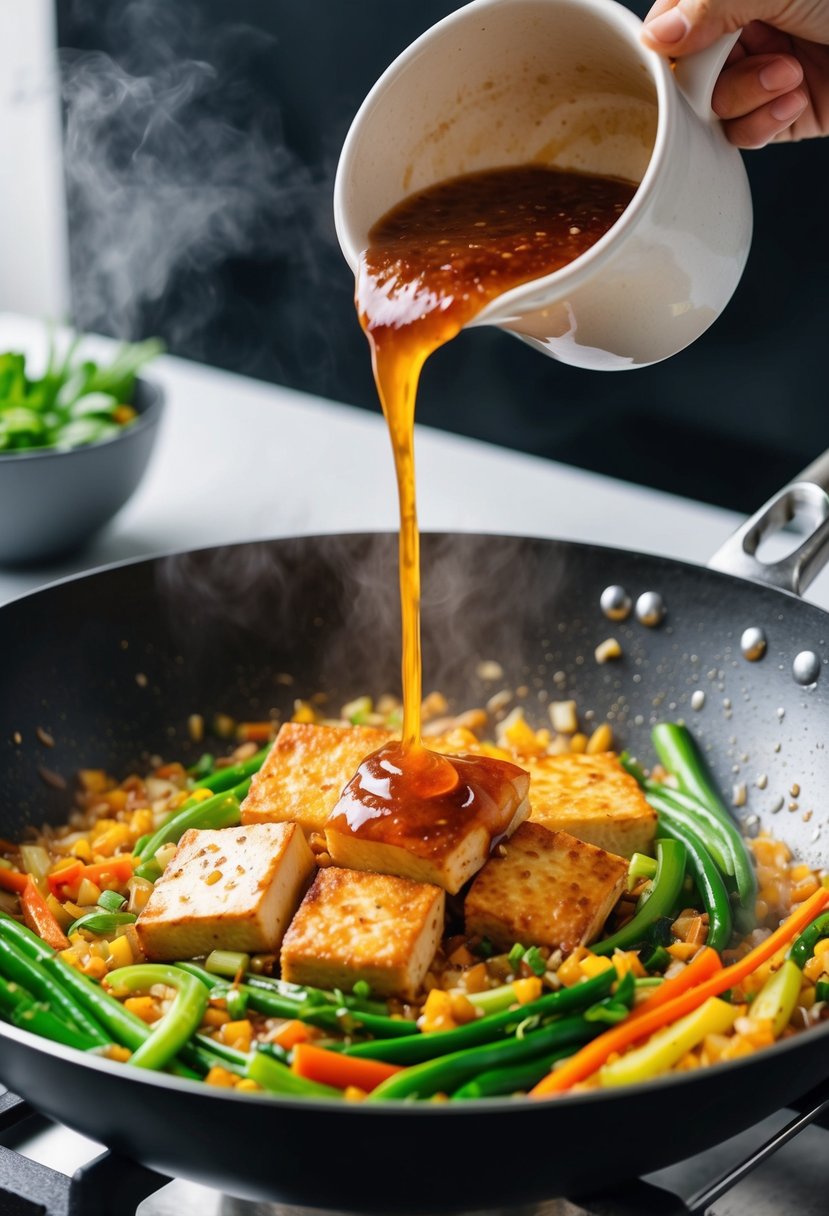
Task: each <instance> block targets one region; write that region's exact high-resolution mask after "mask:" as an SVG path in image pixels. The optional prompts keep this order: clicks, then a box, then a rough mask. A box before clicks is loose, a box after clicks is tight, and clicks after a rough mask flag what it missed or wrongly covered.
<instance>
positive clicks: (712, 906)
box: [659, 816, 733, 954]
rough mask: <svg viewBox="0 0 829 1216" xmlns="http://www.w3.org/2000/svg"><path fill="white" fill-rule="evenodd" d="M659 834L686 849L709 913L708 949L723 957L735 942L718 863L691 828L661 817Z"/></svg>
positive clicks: (727, 899) (689, 864)
mask: <svg viewBox="0 0 829 1216" xmlns="http://www.w3.org/2000/svg"><path fill="white" fill-rule="evenodd" d="M659 831H660V833H661V834H662V835H663V836H669V837H670V838H671V839H673V840H678V841H679V842H680V843H681V844H682V845H684V847H685V855H686V865H687V867H688V869H689V870H690V872H691V874H692V875H693V877H694V881H695V883H696V884H697V890H698V891H699V893H700V895H701V896H702V902H703V904H704V905H705V911H706V912H707V913H708V937H707V945H709V946H711V948H712V949H713V950H716V951H717V953H718V954H721V953H722V952H723V950H725V948H726V946H727V945H728V943H729V942H730V941H731V932H732V928H733V921H732V917H731V902H730V900H729V898H728V891H727V890H726V887H725V883H724V882H723V880H722V877H721V875H720V872H719V870H718V869H717V867H716V865H715V863H714V859H713V858H712V857H711V854H710V853H709V852H708V851H707V849H706V847H705V845H704V844H703V843H702V841H701V840H700V838H699V837H698V836H696V835H695V834H694V833H693V832H692V831H691V830H690V828H686V827H685V826H680V824H679V823H674V822H673V821H672V820H670V819H665V817H664V816H661V817H660V820H659Z"/></svg>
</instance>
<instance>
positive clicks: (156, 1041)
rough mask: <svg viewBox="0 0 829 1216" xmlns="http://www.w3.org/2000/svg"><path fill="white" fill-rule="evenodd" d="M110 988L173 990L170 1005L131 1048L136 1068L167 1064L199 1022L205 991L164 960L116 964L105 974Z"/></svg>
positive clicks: (205, 996) (155, 1067)
mask: <svg viewBox="0 0 829 1216" xmlns="http://www.w3.org/2000/svg"><path fill="white" fill-rule="evenodd" d="M107 979H108V982H109V985H110V987H111V988H113V989H116V990H121V991H123V992H138V991H141V990H147V989H150V988H152V987H153V985H154V984H163V985H165V986H166V987H168V988H173V989H174V990H175V993H176V996H175V999H174V1001H173V1004H172V1007H171V1008H170V1009H169V1010H168V1011H167V1013H165V1014H164V1016H163V1018H162V1019H161V1021H160V1022H157V1023H156V1024H155V1025H154V1026H153V1027H152V1028H151V1030H150V1034H149V1037H148V1038H147V1039H146V1040H145V1041H144V1042H143V1043H142V1044H141V1045H140V1046H139V1047H137V1048H136V1049H135V1051H133V1053H132V1056H131V1057H130V1064H132V1065H134V1066H135V1067H136V1068H150V1069H156V1070H157V1069H160V1068H163V1067H164V1066H165V1064H168V1063H169V1062H170V1061H171V1060H172V1059H173V1057H174V1056H175V1055H176V1054H177V1053H178V1051H179V1050H180V1049H181V1048H182V1047H183V1046H184V1044H185V1043H186V1042H187V1041H188V1039H189V1038H190V1036H191V1035H193V1034H195V1032H196V1030H197V1029H198V1027H199V1026H200V1024H201V1020H202V1017H203V1016H204V1011H205V1009H206V1008H207V997H208V994H207V992H206V991H205V987H204V985H203V984H202V983H200V982H199V980H197V979H196V978H195V977H194V976H192V975H187V974H186V972H183V971H181V970H180V969H179V968H178V967H172V966H169V965H168V964H165V963H136V964H133V965H132V966H130V967H118V968H117V969H116V970H115V971H111V972H110V973H109V976H108V977H107Z"/></svg>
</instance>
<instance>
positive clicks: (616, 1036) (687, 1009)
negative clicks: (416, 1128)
mask: <svg viewBox="0 0 829 1216" xmlns="http://www.w3.org/2000/svg"><path fill="white" fill-rule="evenodd" d="M827 903H829V890H827V889H826V888H825V887H822V888H821V889H820V890H819V891H815V893H814V895H811V896H810V897H809V898H808V899H806V900H804V901H803V903H802V904H800V905H799V907H798V908H797V910H796V911H795V912H793V913H792V914H791V916H789V917H788V919H787V920H785V921H784V922H783V924H782V925H781V926H780V927H779V928H778V929H775V931H774V933H772V934H771V935H770V936H769V937H767V938H766V940H765V941H764V942H761V943H760V945H759V946H755V948H754V949H753V950H751V951H750V952H749V953H748V954H747V955H746V956H745V957H744V958H741V959H740V960H739V961H738V962H736V963H732V964H731V966H730V967H723V968H722V969H721V970H719V971H716V972H715V973H714V974H713V975H712V976H709V978H708V979H706V980H703V982H702V983H700V984H697V986H696V987H695V988H692V989H690V991H687V992H682V993H680V995H679V996H674V997H673V998H672V999H670V1000H668V1001H666V1002H665V1003H664V1004H662V1005H657V1006H655V1007H653V1006H652V1007H651V1009H650V1010H649V1011H647V1012H644V1011H643V1009H642V1008H640V1009H638V1010H637V1011H636V1014H634V1015H631V1016H630V1017H628V1018H626V1019H625V1021H624V1022H620V1023H619V1025H618V1026H614V1027H612V1029H610V1030H607V1031H605V1033H604V1034H600V1035H599V1037H598V1038H597V1039H593V1041H592V1042H590V1043H588V1044H587V1046H586V1047H582V1049H581V1050H580V1051H577V1052H576V1054H575V1055H574V1056H571V1057H570V1059H569V1060H565V1061H564V1063H563V1064H561V1065H560V1066H559V1067H558V1068H556V1069H554V1070H553V1072H550V1073H548V1074H547V1076H546V1077H544V1079H543V1080H542V1081H539V1082H538V1084H537V1085H536V1086H535V1088H534V1089H531V1090H530V1096H531V1097H533V1098H544V1097H547V1096H549V1095H551V1094H560V1093H564V1091H565V1090H568V1089H571V1088H572V1086H574V1085H577V1084H578V1083H579V1082H580V1081H584V1080H586V1078H587V1077H590V1076H592V1075H593V1073H594V1072H596V1071H598V1069H599V1068H601V1067H602V1065H603V1064H605V1063H606V1062H607V1059H608V1057H609V1056H611V1055H612V1054H613V1053H614V1052H617V1051H624V1049H625V1048H626V1047H629V1046H630V1045H631V1043H635V1042H637V1041H638V1040H639V1039H646V1038H648V1037H649V1036H650V1035H652V1034H653V1033H654V1031H656V1030H660V1029H661V1028H662V1027H663V1026H669V1025H670V1024H671V1023H672V1022H676V1021H677V1020H678V1019H679V1018H682V1017H684V1016H685V1014H686V1013H692V1012H693V1011H694V1010H695V1009H698V1008H699V1006H700V1005H702V1003H703V1002H704V1001H707V1000H708V998H709V997H710V996H719V995H720V994H721V993H723V992H725V991H727V989H729V988H733V987H734V986H735V985H736V984H739V983H741V982H742V981H743V980H744V979H745V978H746V977H747V976H749V975H751V973H752V971H756V970H757V968H758V967H759V966H761V965H762V964H763V963H765V962H767V961H768V959H770V958H772V957H773V956H774V955H775V954H776V953H777V951H778V950H780V949H781V947H783V946H785V945H786V943H787V942H789V941H791V939H792V938H793V937H795V936H796V935H797V934H798V933H800V932H801V930H803V929H805V928H806V926H807V925H808V924H811V922H812V921H813V920H814V919H815V917H816V916H817V914H818V913H819V912H821V911H822V910H823V909H824V908H825V907H826V905H827ZM694 961H695V962H696V960H694ZM692 965H693V964H692ZM690 969H691V968H690V967H689V968H688V970H689V971H690Z"/></svg>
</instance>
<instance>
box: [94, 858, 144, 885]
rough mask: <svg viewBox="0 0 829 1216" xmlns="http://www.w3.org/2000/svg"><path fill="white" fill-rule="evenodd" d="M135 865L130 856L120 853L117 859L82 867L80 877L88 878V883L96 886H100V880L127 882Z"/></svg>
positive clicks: (133, 859)
mask: <svg viewBox="0 0 829 1216" xmlns="http://www.w3.org/2000/svg"><path fill="white" fill-rule="evenodd" d="M136 864H137V863H136V860H135V858H134V857H133V856H132V854H129V853H121V854H119V855H118V856H117V857H110V858H109V859H108V860H107V861H97V862H94V863H93V864H92V865H86V866H84V867H83V868H82V870H81V877H82V878H88V879H89V881H90V882H94V883H96V884H97V885H98V886H100V885H101V880H102V879H103V880H105V881H106V880H109V881H110V882H120V883H123V882H129V880H130V879H131V878H132V875H133V871H134V869H135V866H136Z"/></svg>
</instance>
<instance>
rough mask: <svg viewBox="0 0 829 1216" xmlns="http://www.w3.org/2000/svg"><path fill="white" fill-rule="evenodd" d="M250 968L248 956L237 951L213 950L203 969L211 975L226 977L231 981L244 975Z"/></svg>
mask: <svg viewBox="0 0 829 1216" xmlns="http://www.w3.org/2000/svg"><path fill="white" fill-rule="evenodd" d="M249 966H250V955H249V954H243V953H242V952H241V951H239V950H213V951H211V953H210V954H208V956H207V958H206V959H205V963H204V969H205V971H209V972H210V973H211V975H228V976H230V978H231V979H233V978H234V977H235V976H237V975H244V974H245V972H246V971H247V969H248V967H249Z"/></svg>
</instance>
